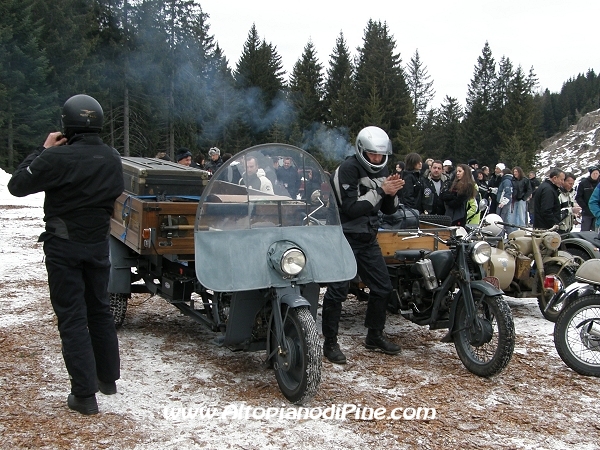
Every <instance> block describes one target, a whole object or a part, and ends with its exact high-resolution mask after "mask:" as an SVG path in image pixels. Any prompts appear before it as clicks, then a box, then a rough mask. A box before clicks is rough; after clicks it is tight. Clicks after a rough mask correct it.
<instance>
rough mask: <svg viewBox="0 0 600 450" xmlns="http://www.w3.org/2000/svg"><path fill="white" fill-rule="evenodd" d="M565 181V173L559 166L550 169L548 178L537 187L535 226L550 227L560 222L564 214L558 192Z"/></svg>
mask: <svg viewBox="0 0 600 450" xmlns="http://www.w3.org/2000/svg"><path fill="white" fill-rule="evenodd" d="M564 181H565V173H564V172H563V171H562V170H561V169H558V168H554V169H552V170H550V174H549V175H548V178H547V179H546V180H544V182H543V183H542V184H540V187H539V188H537V191H536V192H535V195H534V196H533V226H534V228H542V229H549V228H552V227H553V226H554V225H557V224H558V223H560V221H561V220H562V219H563V215H562V214H561V210H560V201H559V200H558V194H559V190H558V188H560V187H561V186H562V184H563V183H564Z"/></svg>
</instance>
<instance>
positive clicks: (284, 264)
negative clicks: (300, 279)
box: [280, 248, 306, 275]
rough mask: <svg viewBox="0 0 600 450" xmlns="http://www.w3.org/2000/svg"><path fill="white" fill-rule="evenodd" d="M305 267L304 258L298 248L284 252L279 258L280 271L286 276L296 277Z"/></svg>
mask: <svg viewBox="0 0 600 450" xmlns="http://www.w3.org/2000/svg"><path fill="white" fill-rule="evenodd" d="M305 265H306V256H304V253H303V252H302V250H300V249H299V248H290V249H289V250H286V251H285V252H284V254H283V256H282V257H281V264H280V267H281V270H282V271H283V273H285V274H287V275H298V274H299V273H300V272H301V271H302V269H304V266H305Z"/></svg>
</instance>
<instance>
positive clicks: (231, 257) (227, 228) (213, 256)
mask: <svg viewBox="0 0 600 450" xmlns="http://www.w3.org/2000/svg"><path fill="white" fill-rule="evenodd" d="M288 158H291V161H292V164H291V167H290V168H288V167H286V169H287V170H292V172H288V173H287V177H285V180H286V182H283V181H282V180H283V179H284V177H283V176H278V172H280V171H281V170H282V169H283V161H284V160H287V162H289V161H290V160H288ZM190 170H193V169H190ZM186 172H187V171H186ZM198 172H202V171H198ZM146 175H147V177H146V178H147V179H149V178H150V176H149V175H148V174H146ZM186 175H190V174H187V173H186ZM198 175H199V176H200V174H198ZM290 175H292V176H290ZM191 176H194V174H193V173H192V174H191ZM294 179H295V180H296V181H297V185H295V186H290V184H289V181H290V180H294ZM133 184H135V183H133ZM137 184H138V185H141V183H137ZM146 184H148V183H146ZM157 184H160V183H157ZM163 184H164V183H163ZM187 184H188V186H187V190H188V191H187V192H186V193H185V194H183V195H172V196H163V197H162V198H160V199H159V198H157V197H152V196H140V195H135V193H133V192H126V193H124V195H123V196H121V198H120V199H119V200H117V204H116V207H115V213H114V215H113V221H112V226H111V264H112V267H111V280H110V282H109V292H110V293H111V303H112V304H113V311H114V312H115V315H117V314H118V313H121V320H122V317H123V315H124V309H125V308H126V305H127V298H128V297H129V296H130V295H131V293H132V292H149V293H152V294H157V295H159V296H161V297H163V298H164V299H165V300H167V301H168V302H170V303H171V304H172V305H173V306H175V307H177V308H178V309H179V310H181V311H182V312H183V313H184V314H186V315H188V316H190V317H192V318H193V319H194V320H196V321H197V322H199V323H201V324H203V325H205V326H207V327H208V328H210V329H211V330H213V331H215V332H216V338H215V342H216V343H217V344H218V345H222V346H224V347H227V348H230V349H232V350H235V351H239V350H241V351H263V350H265V351H266V362H267V364H269V365H270V366H271V367H273V369H274V370H275V376H276V379H277V382H278V384H279V387H280V389H281V391H282V393H283V394H284V396H285V397H286V398H287V399H288V400H290V401H291V402H293V403H299V404H301V403H304V402H306V401H308V400H309V399H310V398H312V396H314V394H315V393H316V391H317V389H318V386H319V383H320V379H321V358H322V355H321V354H322V345H321V343H320V340H319V333H318V332H317V328H316V322H315V319H316V313H317V306H318V299H319V289H320V285H321V284H326V283H330V282H335V281H344V280H350V279H352V278H353V277H354V276H355V274H356V263H355V260H354V257H353V253H352V250H351V248H350V246H349V245H348V243H347V241H346V239H345V237H344V235H343V233H342V228H341V225H340V222H339V214H338V210H337V205H336V202H335V201H332V200H331V199H330V197H331V189H330V184H329V178H328V175H327V174H326V173H325V172H324V171H323V169H322V168H321V166H320V165H319V163H318V162H317V161H316V160H315V159H314V158H313V157H312V156H311V155H310V154H308V153H306V152H304V151H303V150H301V149H299V148H297V147H293V146H290V145H285V144H264V145H259V146H255V147H251V148H249V149H246V150H244V151H242V152H240V153H238V154H236V155H234V157H232V158H231V159H230V160H228V161H227V162H226V163H225V164H223V166H222V167H220V168H219V170H217V171H216V172H215V173H214V174H213V175H212V177H211V178H210V180H208V182H207V183H203V184H201V185H202V188H201V189H198V192H197V193H198V195H197V196H194V195H191V194H193V192H189V183H187ZM170 186H173V183H171V184H170ZM170 189H173V188H172V187H171V188H170ZM146 190H147V189H146ZM174 194H175V193H174ZM192 208H193V209H192ZM192 211H195V215H194V213H193V212H192Z"/></svg>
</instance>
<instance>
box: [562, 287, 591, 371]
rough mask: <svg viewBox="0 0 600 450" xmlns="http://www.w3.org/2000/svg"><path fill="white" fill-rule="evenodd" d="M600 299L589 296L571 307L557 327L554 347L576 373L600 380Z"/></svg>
mask: <svg viewBox="0 0 600 450" xmlns="http://www.w3.org/2000/svg"><path fill="white" fill-rule="evenodd" d="M598 329H600V296H597V295H586V296H583V297H581V298H580V299H577V300H575V301H574V302H572V303H570V304H568V305H567V306H566V307H565V308H564V309H563V311H562V312H561V313H560V315H559V316H558V319H557V321H556V324H555V325H554V346H555V347H556V351H557V352H558V355H559V356H560V358H561V359H562V360H563V361H564V363H565V364H566V365H567V366H569V367H570V368H571V369H573V370H574V371H575V372H577V373H579V374H581V375H586V376H592V377H600V336H598Z"/></svg>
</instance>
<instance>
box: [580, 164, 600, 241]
mask: <svg viewBox="0 0 600 450" xmlns="http://www.w3.org/2000/svg"><path fill="white" fill-rule="evenodd" d="M588 171H589V172H590V176H589V177H585V178H584V179H583V180H581V181H580V182H579V186H577V194H576V195H575V201H576V202H577V204H578V205H579V206H581V231H591V230H593V229H594V226H595V222H596V218H595V217H594V215H593V214H592V212H591V211H590V207H589V206H588V202H589V201H590V197H591V196H592V192H594V189H596V186H597V185H598V176H599V175H600V168H598V167H597V166H591V167H590V168H589V169H588Z"/></svg>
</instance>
